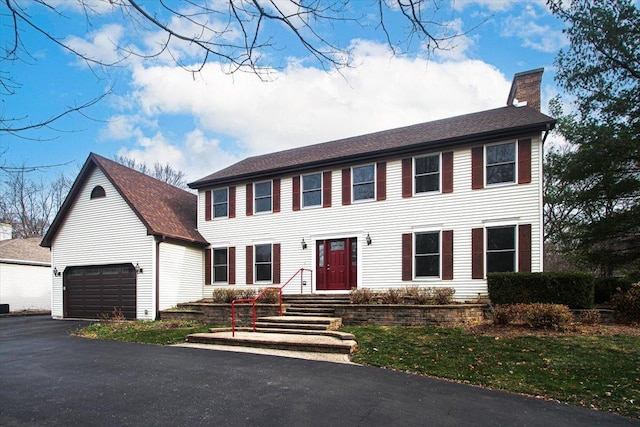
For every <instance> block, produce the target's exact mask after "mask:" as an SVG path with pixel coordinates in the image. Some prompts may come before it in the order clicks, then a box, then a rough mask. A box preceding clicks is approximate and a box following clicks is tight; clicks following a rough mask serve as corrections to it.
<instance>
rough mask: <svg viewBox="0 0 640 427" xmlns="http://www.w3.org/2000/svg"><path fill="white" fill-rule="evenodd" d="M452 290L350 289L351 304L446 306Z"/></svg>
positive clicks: (411, 287) (450, 301) (413, 288)
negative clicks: (380, 290)
mask: <svg viewBox="0 0 640 427" xmlns="http://www.w3.org/2000/svg"><path fill="white" fill-rule="evenodd" d="M455 293H456V291H455V289H453V288H434V287H428V288H425V287H419V286H407V287H406V288H404V289H395V288H392V289H388V290H387V291H385V292H374V291H372V290H370V289H366V288H363V289H351V294H350V296H351V304H413V305H447V304H451V303H452V302H453V295H454V294H455Z"/></svg>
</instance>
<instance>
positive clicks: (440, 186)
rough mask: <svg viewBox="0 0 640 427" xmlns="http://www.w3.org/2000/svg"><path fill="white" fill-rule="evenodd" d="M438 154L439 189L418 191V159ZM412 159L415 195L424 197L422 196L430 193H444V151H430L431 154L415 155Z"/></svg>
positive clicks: (412, 184)
mask: <svg viewBox="0 0 640 427" xmlns="http://www.w3.org/2000/svg"><path fill="white" fill-rule="evenodd" d="M435 155H437V156H438V190H437V191H423V192H420V193H418V192H417V191H416V188H417V185H416V159H421V158H424V157H431V156H435ZM411 160H412V169H411V179H412V183H411V187H412V189H413V196H414V197H422V196H430V195H434V194H442V152H441V151H439V152H437V153H429V154H424V155H420V156H413V158H412V159H411Z"/></svg>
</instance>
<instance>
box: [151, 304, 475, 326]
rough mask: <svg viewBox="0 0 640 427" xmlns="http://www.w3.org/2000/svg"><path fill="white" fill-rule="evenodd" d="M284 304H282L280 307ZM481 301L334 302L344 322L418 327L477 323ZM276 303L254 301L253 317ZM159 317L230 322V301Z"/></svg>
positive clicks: (246, 308)
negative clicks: (353, 303)
mask: <svg viewBox="0 0 640 427" xmlns="http://www.w3.org/2000/svg"><path fill="white" fill-rule="evenodd" d="M283 307H285V306H283ZM485 307H486V306H485V305H483V304H453V305H392V304H389V305H387V304H370V305H336V306H335V309H336V317H341V318H342V324H343V325H354V326H355V325H378V326H421V325H442V326H450V325H457V324H469V323H477V322H480V321H482V320H483V310H484V308H485ZM277 315H278V304H256V316H257V317H262V316H277ZM161 318H162V319H163V320H166V319H192V320H201V321H203V322H207V323H211V324H215V325H221V326H224V325H230V324H231V304H213V303H188V304H178V310H175V309H174V310H170V311H163V312H162V313H161ZM236 325H237V326H250V325H251V305H250V304H242V305H237V306H236Z"/></svg>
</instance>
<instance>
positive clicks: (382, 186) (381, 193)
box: [376, 162, 387, 201]
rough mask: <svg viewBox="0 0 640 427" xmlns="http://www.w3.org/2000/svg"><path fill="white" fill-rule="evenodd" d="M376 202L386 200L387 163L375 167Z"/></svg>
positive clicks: (380, 163) (379, 163)
mask: <svg viewBox="0 0 640 427" xmlns="http://www.w3.org/2000/svg"><path fill="white" fill-rule="evenodd" d="M376 193H377V194H376V200H378V201H380V200H387V162H378V164H377V165H376Z"/></svg>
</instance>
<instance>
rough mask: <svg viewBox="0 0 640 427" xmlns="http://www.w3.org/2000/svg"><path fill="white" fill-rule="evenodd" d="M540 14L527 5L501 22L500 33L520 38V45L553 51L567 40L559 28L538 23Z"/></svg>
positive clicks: (546, 51)
mask: <svg viewBox="0 0 640 427" xmlns="http://www.w3.org/2000/svg"><path fill="white" fill-rule="evenodd" d="M539 19H540V14H539V13H538V11H537V10H536V9H535V8H534V7H533V6H532V5H527V6H526V7H525V8H524V9H523V10H522V12H521V13H520V14H519V15H517V16H514V15H510V16H508V17H506V19H504V21H503V22H502V31H501V35H502V36H505V37H517V38H519V39H522V46H524V47H530V48H532V49H534V50H537V51H540V52H545V53H555V52H557V51H559V50H560V49H561V48H562V47H564V46H565V45H566V44H567V43H568V41H567V38H566V37H565V35H564V34H563V33H562V31H561V30H560V29H557V28H552V27H551V25H548V24H544V25H541V24H538V23H537V22H536V21H537V20H539Z"/></svg>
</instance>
